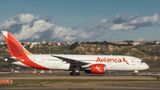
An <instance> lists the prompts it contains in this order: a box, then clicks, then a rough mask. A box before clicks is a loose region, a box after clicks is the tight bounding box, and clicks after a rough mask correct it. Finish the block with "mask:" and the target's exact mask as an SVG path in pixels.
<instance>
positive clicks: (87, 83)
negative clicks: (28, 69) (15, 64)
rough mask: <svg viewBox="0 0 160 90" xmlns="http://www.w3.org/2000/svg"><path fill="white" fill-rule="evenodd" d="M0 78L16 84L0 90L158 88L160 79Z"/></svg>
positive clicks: (141, 77)
mask: <svg viewBox="0 0 160 90" xmlns="http://www.w3.org/2000/svg"><path fill="white" fill-rule="evenodd" d="M2 79H3V80H4V79H9V80H13V82H14V81H15V82H16V84H17V86H9V87H0V90H75V89H76V90H97V89H98V90H160V81H159V80H158V79H157V78H155V77H151V76H106V75H98V76H95V75H82V76H69V75H59V76H58V75H39V74H3V75H0V80H2ZM22 81H24V82H22ZM21 82H22V83H24V85H23V84H22V83H21ZM30 82H31V83H33V85H32V84H30ZM26 83H27V84H26ZM41 84H42V85H41Z"/></svg>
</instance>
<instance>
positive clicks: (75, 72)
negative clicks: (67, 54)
mask: <svg viewBox="0 0 160 90" xmlns="http://www.w3.org/2000/svg"><path fill="white" fill-rule="evenodd" d="M79 70H80V68H75V69H73V70H72V72H70V75H71V76H79V75H80V72H79Z"/></svg>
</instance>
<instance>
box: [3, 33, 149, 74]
mask: <svg viewBox="0 0 160 90" xmlns="http://www.w3.org/2000/svg"><path fill="white" fill-rule="evenodd" d="M2 34H3V36H4V38H5V41H6V44H7V46H8V49H9V53H10V59H13V61H14V62H12V64H16V65H20V66H25V67H31V68H36V69H41V70H67V71H71V72H70V75H72V76H79V75H80V71H84V72H85V73H89V74H105V73H106V72H107V71H109V70H122V71H134V72H138V71H139V70H146V69H148V68H149V66H148V65H147V64H146V63H145V62H143V60H141V59H139V58H137V57H133V56H125V55H73V54H32V53H30V52H29V51H28V50H26V49H25V48H24V47H23V46H22V45H21V44H20V42H19V41H18V40H16V38H14V36H13V35H12V34H11V33H10V32H8V31H2Z"/></svg>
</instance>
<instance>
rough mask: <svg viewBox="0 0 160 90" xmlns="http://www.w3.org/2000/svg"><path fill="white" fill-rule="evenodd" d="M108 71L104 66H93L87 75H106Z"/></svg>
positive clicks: (87, 71)
mask: <svg viewBox="0 0 160 90" xmlns="http://www.w3.org/2000/svg"><path fill="white" fill-rule="evenodd" d="M105 71H106V67H105V65H104V64H92V65H91V66H90V68H89V70H86V71H85V72H86V73H92V74H104V73H105Z"/></svg>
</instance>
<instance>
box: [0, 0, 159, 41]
mask: <svg viewBox="0 0 160 90" xmlns="http://www.w3.org/2000/svg"><path fill="white" fill-rule="evenodd" d="M159 4H160V0H0V30H8V31H11V32H12V33H14V35H15V36H16V37H18V39H20V40H27V39H31V38H32V39H31V40H34V39H35V40H39V39H48V40H58V41H59V40H63V41H87V40H89V41H106V40H107V41H108V40H109V41H121V40H160V35H159V34H160V5H159ZM31 32H32V33H31Z"/></svg>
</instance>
